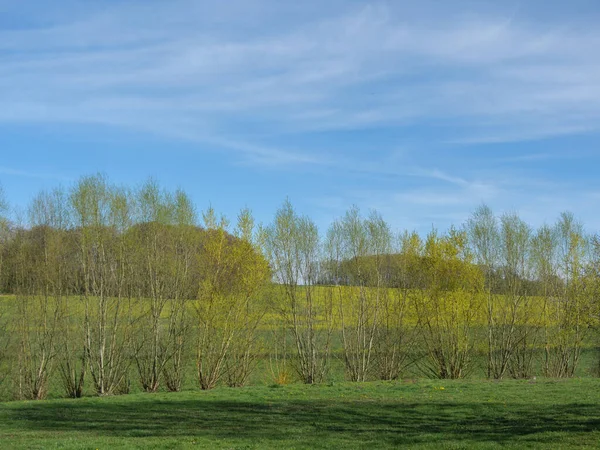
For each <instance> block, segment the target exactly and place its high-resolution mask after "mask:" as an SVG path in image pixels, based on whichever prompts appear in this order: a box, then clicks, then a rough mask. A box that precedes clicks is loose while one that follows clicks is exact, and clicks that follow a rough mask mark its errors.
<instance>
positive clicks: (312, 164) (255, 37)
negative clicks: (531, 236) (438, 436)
mask: <svg viewBox="0 0 600 450" xmlns="http://www.w3.org/2000/svg"><path fill="white" fill-rule="evenodd" d="M599 20H600V2H598V0H570V1H568V2H566V1H557V0H550V1H548V0H526V1H525V0H522V1H514V0H508V1H502V2H499V1H497V0H490V1H475V0H457V1H452V2H447V1H433V0H423V1H419V2H409V1H401V0H389V1H358V0H356V1H355V0H343V1H342V0H327V1H318V0H304V1H286V0H283V1H282V0H227V1H192V0H170V1H155V0H128V1H116V0H115V1H93V2H92V1H87V0H86V1H83V0H81V1H75V0H56V1H48V0H27V1H14V0H0V99H1V106H2V107H1V108H0V183H1V184H2V185H3V187H4V191H5V193H6V197H7V199H8V200H9V201H10V202H11V204H12V205H16V206H21V207H24V206H25V205H26V204H27V202H28V200H29V199H30V198H31V197H32V196H33V195H34V194H35V193H37V192H38V191H39V190H40V189H43V188H51V187H54V186H56V185H58V184H63V185H65V186H68V185H70V184H71V183H72V182H73V181H74V180H76V179H77V178H79V177H80V176H81V175H84V174H93V173H96V172H102V173H104V174H106V175H107V176H108V177H109V179H110V180H111V181H113V182H115V183H119V184H120V183H126V184H128V185H137V184H140V183H142V182H143V181H144V180H146V179H147V178H148V177H149V176H154V177H156V178H157V179H158V180H159V181H161V183H162V184H163V185H164V186H165V187H167V188H170V189H171V188H176V187H181V188H183V189H184V190H186V191H187V192H188V193H189V194H190V196H191V197H192V198H193V200H194V201H195V203H196V205H197V206H198V207H199V208H201V209H202V208H206V207H208V206H209V205H210V204H212V206H213V207H215V209H216V210H217V211H219V212H221V213H224V214H226V215H228V216H230V217H235V215H236V214H237V211H239V209H240V208H242V207H244V206H249V207H250V208H251V209H252V210H253V211H254V213H255V216H256V217H257V219H258V220H259V221H263V222H268V221H270V220H271V218H272V216H273V214H274V212H275V210H276V209H277V207H278V206H279V205H280V204H281V203H282V201H283V200H284V199H285V197H286V196H288V197H289V198H290V199H291V200H292V202H293V203H294V204H295V205H296V207H297V209H298V211H299V212H301V213H306V214H308V215H310V216H311V217H312V218H313V219H314V220H315V221H316V222H317V224H318V225H319V226H320V227H321V228H325V227H327V226H328V224H329V223H330V222H331V220H332V219H334V218H336V217H338V216H340V215H342V214H343V213H344V211H345V210H346V209H348V208H349V207H350V206H352V205H353V204H355V205H357V206H359V207H360V208H361V209H362V210H364V211H365V212H366V211H368V210H369V209H371V208H374V209H377V210H378V211H379V212H381V213H382V214H383V216H384V218H386V219H387V220H388V221H389V223H390V224H391V225H392V227H393V228H395V229H416V230H418V231H420V232H426V231H427V230H429V229H431V227H432V225H435V226H436V227H438V228H439V229H445V228H447V227H448V226H449V225H450V224H452V223H454V224H460V223H462V222H463V221H464V220H465V219H466V218H467V217H468V216H469V214H470V213H471V212H472V211H473V209H474V208H475V207H477V206H478V205H479V204H481V203H482V202H485V203H487V204H488V205H490V206H491V207H492V208H493V209H494V210H495V211H496V212H499V213H500V212H503V211H516V212H518V213H520V215H521V217H522V218H523V219H525V220H526V221H527V222H529V223H530V224H532V225H534V226H536V225H539V224H542V223H544V222H551V221H553V220H554V219H555V218H556V217H557V216H558V214H559V213H560V212H561V211H564V210H570V211H572V212H573V213H575V214H576V215H577V216H578V217H579V218H580V219H581V220H582V221H583V222H584V223H585V224H586V226H587V228H588V229H590V230H591V231H597V230H600V214H599V211H600V208H598V206H599V204H600V176H598V171H599V169H598V168H599V167H600V148H599V144H600V134H599V132H600V50H598V49H600V28H599V27H598V23H599Z"/></svg>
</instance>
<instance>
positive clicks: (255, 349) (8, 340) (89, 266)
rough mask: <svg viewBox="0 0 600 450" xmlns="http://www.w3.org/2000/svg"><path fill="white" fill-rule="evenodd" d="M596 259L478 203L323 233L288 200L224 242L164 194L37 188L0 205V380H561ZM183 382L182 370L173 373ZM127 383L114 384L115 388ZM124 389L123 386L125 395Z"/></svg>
mask: <svg viewBox="0 0 600 450" xmlns="http://www.w3.org/2000/svg"><path fill="white" fill-rule="evenodd" d="M599 289H600V244H599V240H598V238H597V237H594V236H591V235H589V234H587V233H586V231H585V230H584V227H583V225H582V224H581V223H580V222H578V221H577V220H576V219H575V218H574V217H573V215H571V214H569V213H563V214H561V215H560V217H559V219H558V220H557V222H556V223H555V224H553V225H544V226H541V227H539V228H538V229H533V228H532V227H530V226H529V225H528V224H527V223H525V222H524V221H523V220H522V219H521V218H519V216H518V215H516V214H503V215H500V216H496V215H495V214H494V213H493V212H492V211H491V209H490V208H488V207H487V206H481V207H479V208H477V209H476V211H475V212H474V213H473V214H472V215H471V217H470V218H469V219H468V220H467V221H466V223H464V224H462V225H461V226H460V227H452V228H450V229H449V230H448V231H446V232H438V231H436V230H432V231H431V232H430V233H429V234H428V235H427V236H420V235H419V234H418V233H416V232H409V231H403V232H400V233H396V232H394V231H393V230H392V229H391V228H390V226H389V224H388V223H387V222H386V221H385V220H384V219H383V218H382V217H381V216H380V215H379V214H378V213H377V212H372V213H370V214H369V215H366V216H365V215H363V214H361V212H360V211H359V209H358V208H351V209H350V210H349V211H348V212H347V213H346V214H345V215H344V216H343V217H341V218H339V219H338V220H336V221H334V222H333V223H332V224H331V226H330V227H329V229H328V230H327V232H326V233H324V234H322V233H320V232H319V230H318V227H317V226H316V224H315V223H314V221H312V220H311V219H310V218H309V217H307V216H302V215H299V214H298V213H297V212H296V210H295V209H294V207H293V205H292V204H291V203H290V202H289V201H285V202H284V203H283V205H282V206H281V207H280V208H279V209H278V211H277V212H276V215H275V218H274V219H273V221H272V223H270V224H267V225H257V224H256V223H255V221H254V219H253V217H252V214H251V212H250V211H249V210H248V209H245V210H242V211H241V212H240V214H239V215H238V217H237V221H236V223H235V224H234V225H233V226H232V225H231V224H230V223H229V222H228V220H227V219H226V218H225V217H222V216H218V215H217V214H216V213H215V211H214V210H213V209H212V208H209V209H208V210H207V211H205V212H203V213H201V214H200V215H199V214H198V213H197V211H196V209H195V207H194V205H193V203H192V202H191V200H190V198H189V197H188V196H187V195H186V194H185V193H184V192H183V191H180V190H177V191H174V192H169V191H167V190H165V189H163V188H161V187H160V185H159V184H158V183H157V182H156V181H154V180H150V181H148V182H146V183H145V184H144V185H142V186H141V187H139V188H136V189H131V188H128V187H122V186H116V185H114V184H111V183H110V182H109V181H108V180H107V179H106V178H105V177H103V176H100V175H96V176H88V177H83V178H81V179H80V180H79V181H78V182H77V183H75V184H74V185H73V186H72V187H70V188H68V189H63V188H56V189H53V190H51V191H43V192H40V193H39V194H38V195H37V196H35V198H33V200H32V201H31V202H30V204H29V206H28V209H27V217H26V219H22V221H21V223H19V221H16V220H14V219H13V220H9V214H8V205H7V203H6V201H5V200H4V197H3V195H2V193H1V190H0V292H3V293H5V294H10V296H8V297H5V298H4V299H3V300H2V303H1V304H0V322H2V327H1V330H2V331H1V332H0V382H2V381H3V382H4V383H8V384H9V385H10V389H11V391H12V392H13V395H14V396H15V397H16V398H27V399H41V398H44V397H45V396H46V395H47V393H48V389H49V384H50V379H51V378H52V377H57V378H58V379H59V380H60V386H61V388H62V389H63V391H64V394H65V395H67V396H70V397H81V396H82V395H84V392H85V387H86V386H92V388H93V390H94V392H96V393H97V394H98V395H110V394H117V393H126V392H129V390H130V389H131V383H132V382H136V383H137V384H138V385H139V386H140V387H141V388H142V389H143V390H145V391H148V392H155V391H157V390H158V389H161V388H164V389H167V390H170V391H178V390H181V389H182V387H183V383H184V380H185V378H186V376H187V375H188V374H189V373H190V372H192V373H193V376H194V378H195V382H196V384H197V385H198V386H199V387H200V388H201V389H210V388H213V387H215V386H216V385H217V384H218V383H225V384H227V385H229V386H242V385H244V384H246V383H248V381H249V378H250V375H251V374H252V372H253V370H254V369H255V368H256V366H257V364H258V363H259V361H262V362H263V363H264V364H265V365H268V367H269V370H270V372H271V375H272V377H273V380H275V381H277V382H287V381H288V380H289V378H290V376H291V374H292V373H293V374H294V375H295V376H296V377H297V378H298V379H300V380H301V381H302V382H305V383H319V382H322V381H323V380H325V379H326V378H327V376H328V373H329V371H330V369H331V366H332V360H333V359H334V358H335V359H336V360H339V361H340V362H341V363H342V365H343V367H344V370H345V376H346V378H347V379H349V380H352V381H357V382H360V381H366V380H369V379H383V380H394V379H397V378H399V377H401V376H402V374H403V373H404V372H405V370H406V369H407V368H408V367H409V366H415V367H418V369H419V370H420V371H421V372H422V373H425V374H426V375H428V376H431V377H436V378H461V377H464V376H466V375H467V374H468V373H469V370H471V368H472V366H473V362H474V360H475V359H476V358H477V356H478V355H481V356H483V357H484V358H485V366H486V373H487V376H488V377H489V378H494V379H501V378H504V377H509V376H510V377H514V378H525V377H530V376H532V375H533V374H535V373H537V371H538V369H537V368H536V367H537V366H536V364H537V363H540V364H541V370H542V372H543V374H544V375H547V376H552V377H569V376H573V375H574V374H575V370H576V369H577V367H578V365H579V362H580V356H581V352H582V350H583V348H584V346H585V344H586V342H587V341H589V339H590V338H593V336H592V334H591V333H592V332H593V331H594V330H595V327H596V325H597V322H598V317H599V314H598V311H599V309H598V306H599V305H600V304H599V302H598V299H599V296H598V294H599V292H600V291H599ZM191 367H192V368H193V369H190V368H191ZM132 373H133V374H135V375H134V376H133V377H132V375H131V374H132ZM132 379H133V380H134V381H132Z"/></svg>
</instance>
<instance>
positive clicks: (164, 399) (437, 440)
mask: <svg viewBox="0 0 600 450" xmlns="http://www.w3.org/2000/svg"><path fill="white" fill-rule="evenodd" d="M599 404H600V381H599V380H597V379H593V378H574V379H568V380H549V379H538V380H537V381H535V382H530V381H525V380H510V381H501V382H493V381H483V380H444V381H440V380H437V381H433V380H405V381H396V382H370V383H347V382H343V383H334V382H330V383H326V384H321V385H313V386H309V385H302V384H295V385H289V386H277V385H273V386H253V387H246V388H238V389H232V388H225V387H219V388H216V389H213V390H210V391H183V392H180V393H155V394H146V393H140V394H133V395H126V396H115V397H106V398H83V399H77V400H48V401H44V402H33V401H28V402H11V403H2V404H0V442H2V444H3V446H5V448H6V447H9V448H28V449H51V448H69V449H71V448H72V449H84V448H123V449H125V448H146V449H150V448H228V449H251V448H257V449H258V448H397V447H398V446H410V447H412V448H422V449H428V448H437V449H440V448H444V449H458V448H490V449H494V448H540V447H542V446H544V447H552V448H595V447H596V446H597V445H598V442H600V408H598V405H599Z"/></svg>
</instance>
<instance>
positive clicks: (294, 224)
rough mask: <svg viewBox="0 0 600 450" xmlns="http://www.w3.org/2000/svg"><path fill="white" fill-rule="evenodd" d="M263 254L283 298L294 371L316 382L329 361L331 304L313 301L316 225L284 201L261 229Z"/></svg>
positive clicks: (318, 257)
mask: <svg viewBox="0 0 600 450" xmlns="http://www.w3.org/2000/svg"><path fill="white" fill-rule="evenodd" d="M266 250H267V254H268V256H269V260H270V262H271V267H272V270H273V274H274V279H275V282H276V283H277V285H278V289H279V292H280V295H281V296H282V297H283V299H284V300H283V299H282V302H281V309H280V314H281V318H282V320H283V321H284V322H285V323H286V324H287V327H288V330H289V332H290V333H291V335H292V340H293V341H294V344H293V345H294V347H295V353H296V358H295V361H294V362H295V369H296V371H297V373H298V375H299V376H300V379H301V380H302V381H303V382H305V383H307V384H312V383H318V382H320V381H321V380H323V378H324V376H325V373H326V370H327V366H328V362H329V354H330V346H331V336H332V333H333V305H332V303H331V302H326V303H325V304H324V303H323V302H319V299H317V298H316V297H317V296H316V293H315V291H316V289H315V283H316V282H317V280H318V268H319V262H320V260H321V255H320V239H319V232H318V230H317V227H316V225H315V224H314V223H313V222H312V221H311V220H310V219H309V218H308V217H300V216H298V215H297V214H296V212H295V211H294V208H293V207H292V204H291V203H290V202H289V200H286V202H285V203H284V204H283V206H282V207H281V208H280V209H279V210H278V211H277V213H276V216H275V221H274V223H273V224H272V225H271V226H270V227H269V228H268V230H267V239H266Z"/></svg>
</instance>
